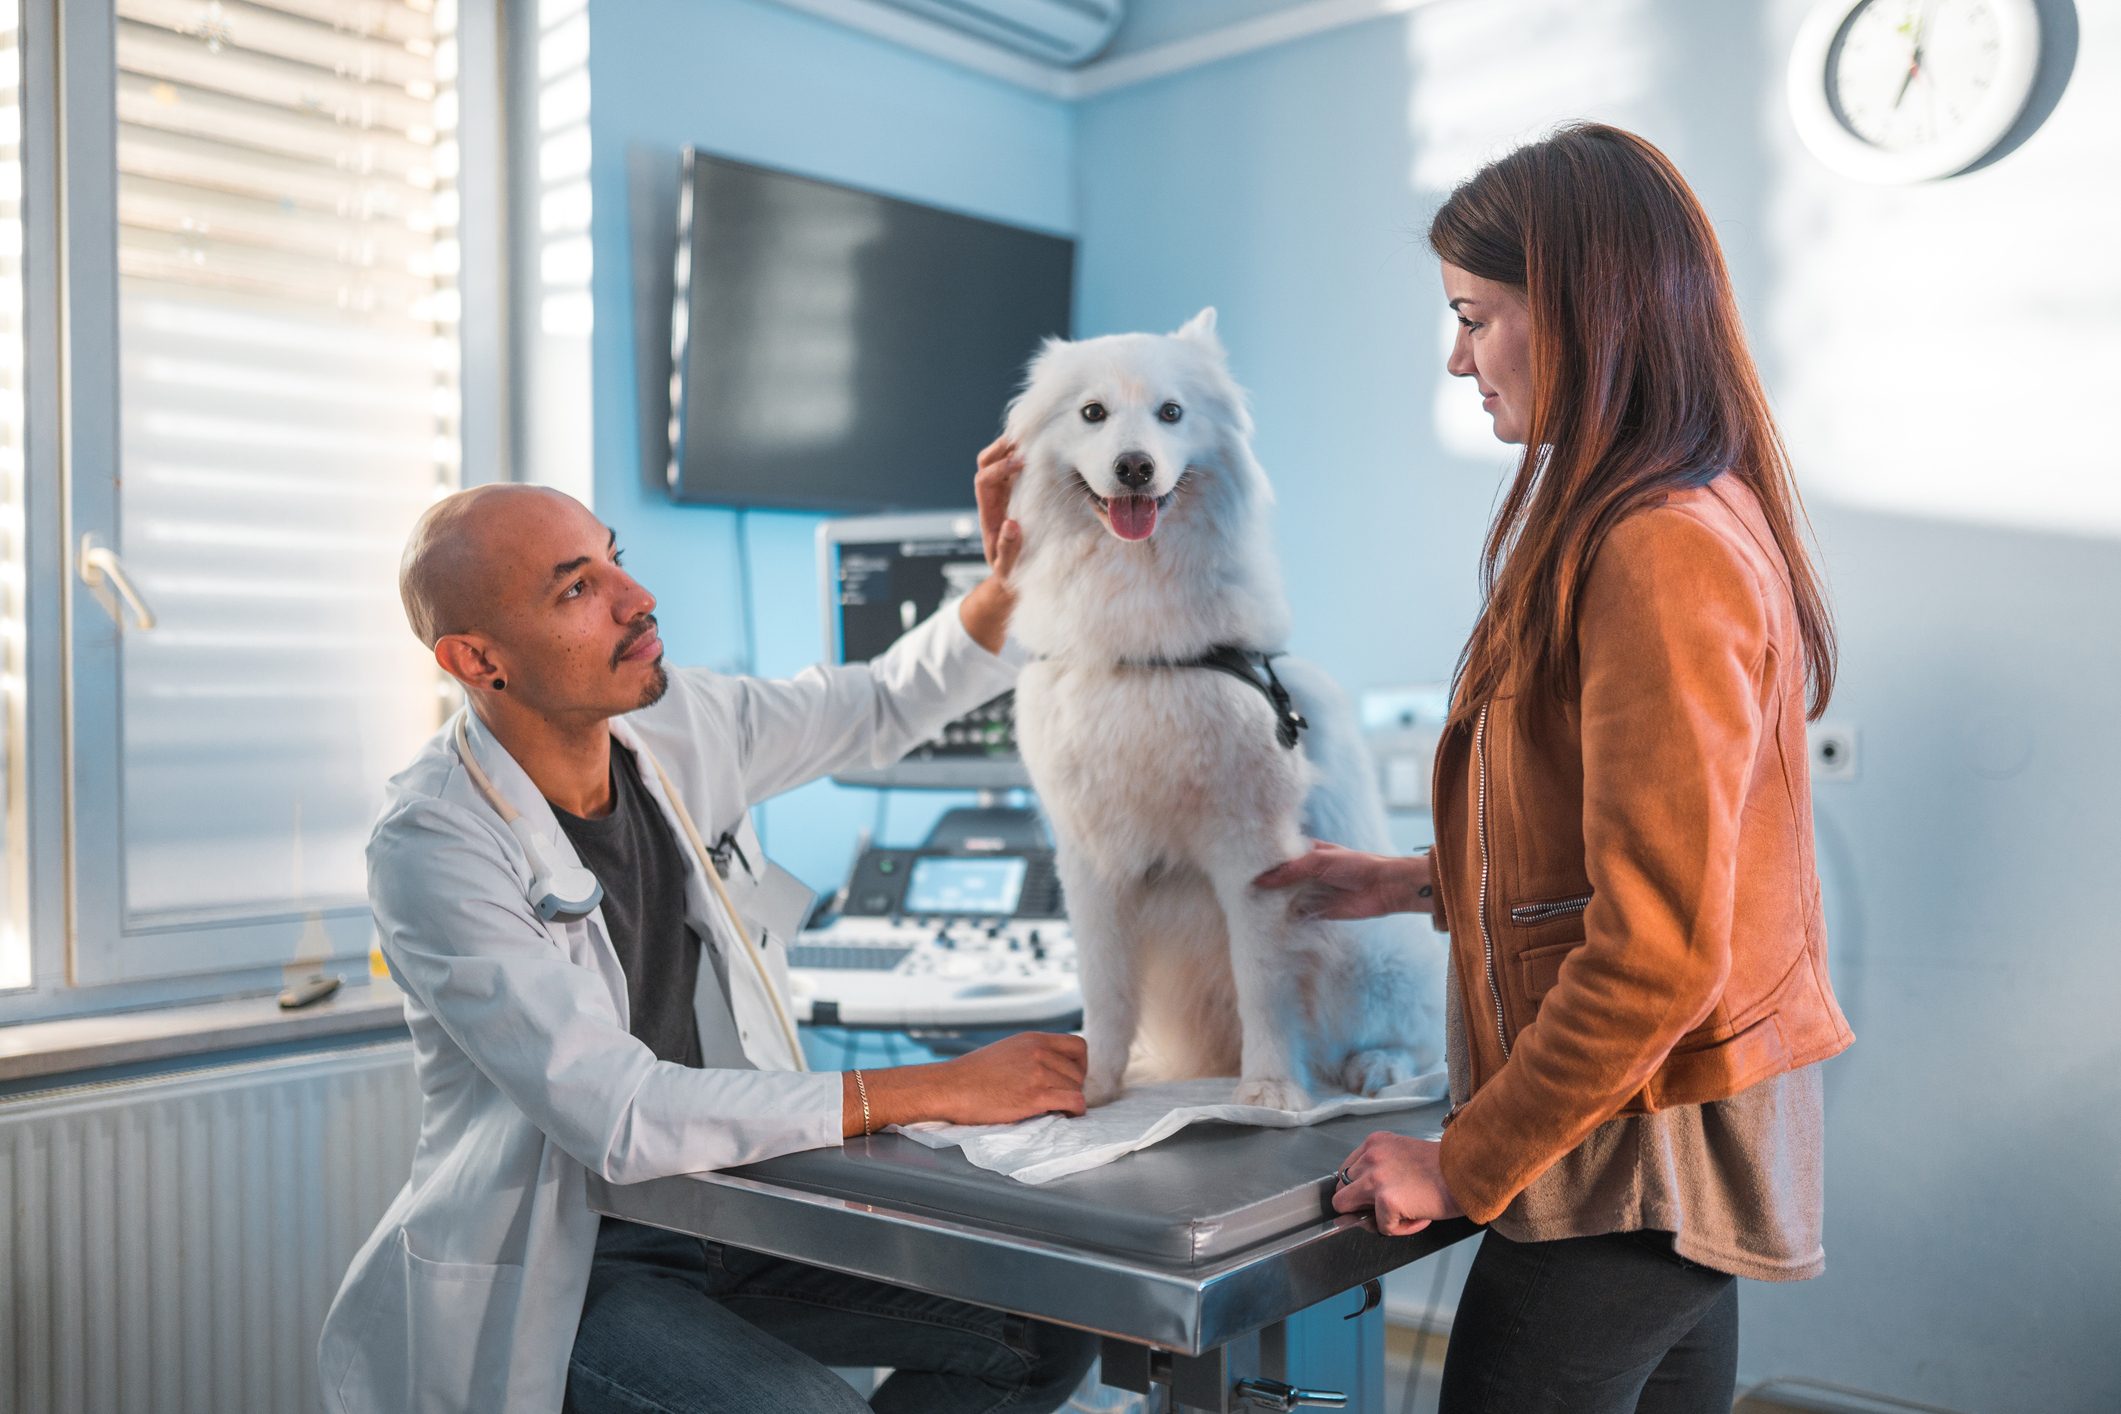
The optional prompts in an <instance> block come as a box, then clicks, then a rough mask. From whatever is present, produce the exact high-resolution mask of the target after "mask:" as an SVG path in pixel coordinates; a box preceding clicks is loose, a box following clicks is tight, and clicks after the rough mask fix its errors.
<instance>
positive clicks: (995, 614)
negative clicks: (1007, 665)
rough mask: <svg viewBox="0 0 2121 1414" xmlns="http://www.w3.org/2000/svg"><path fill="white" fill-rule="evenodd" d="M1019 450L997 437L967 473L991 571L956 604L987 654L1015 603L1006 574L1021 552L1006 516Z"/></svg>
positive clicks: (995, 647) (1019, 531) (1019, 533)
mask: <svg viewBox="0 0 2121 1414" xmlns="http://www.w3.org/2000/svg"><path fill="white" fill-rule="evenodd" d="M1023 470H1024V458H1023V454H1022V453H1021V452H1019V451H1018V450H1017V448H1016V444H1015V443H1014V442H1011V441H1010V440H1009V439H1008V438H1007V437H997V438H996V439H995V440H994V441H992V442H990V443H988V444H987V447H986V449H985V450H984V451H982V452H981V453H980V454H979V470H978V471H977V472H975V473H974V474H973V477H972V494H973V496H974V498H975V499H976V500H977V501H978V502H979V534H980V545H981V548H982V549H983V550H984V551H985V552H986V556H987V565H988V568H989V569H990V570H991V571H992V573H990V574H989V575H988V576H987V577H986V578H985V579H984V580H981V581H980V583H979V584H978V586H977V587H975V588H974V589H973V591H972V592H971V593H970V594H967V595H966V596H965V597H964V599H963V600H961V601H960V603H959V606H958V617H959V618H960V619H962V620H963V621H964V625H965V631H966V632H967V633H970V634H971V635H972V638H973V641H974V642H976V643H978V644H979V646H980V647H982V648H984V649H986V650H987V651H988V652H989V653H998V652H1000V651H1001V646H1002V640H1003V639H1004V638H1006V637H1007V636H1008V634H1009V615H1010V613H1011V612H1012V611H1013V610H1014V609H1015V608H1016V591H1015V589H1014V588H1013V587H1012V586H1011V585H1010V583H1009V576H1010V574H1011V573H1013V572H1014V571H1015V569H1016V557H1017V556H1018V555H1019V554H1021V553H1023V548H1024V528H1023V527H1022V526H1020V525H1018V524H1017V523H1016V522H1015V521H1013V520H1011V519H1009V496H1010V493H1011V492H1013V491H1014V490H1015V489H1016V478H1017V477H1019V476H1021V475H1022V474H1023Z"/></svg>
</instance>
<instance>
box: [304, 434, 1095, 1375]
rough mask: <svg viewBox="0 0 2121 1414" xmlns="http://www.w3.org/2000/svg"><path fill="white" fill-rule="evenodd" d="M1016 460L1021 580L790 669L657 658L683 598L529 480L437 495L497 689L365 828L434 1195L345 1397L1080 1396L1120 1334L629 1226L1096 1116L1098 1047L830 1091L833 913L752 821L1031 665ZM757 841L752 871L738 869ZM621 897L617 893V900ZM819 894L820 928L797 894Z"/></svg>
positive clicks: (748, 862)
mask: <svg viewBox="0 0 2121 1414" xmlns="http://www.w3.org/2000/svg"><path fill="white" fill-rule="evenodd" d="M1016 469H1017V468H1016V465H1015V463H1014V461H1013V459H1012V457H1011V454H1010V452H1009V449H1008V448H1006V447H1004V446H1002V445H1001V444H997V445H996V446H994V447H990V448H989V449H988V450H987V452H986V453H984V454H983V455H982V459H981V471H980V474H979V477H978V479H977V482H976V491H977V496H978V500H979V505H980V517H981V524H982V528H983V530H984V532H985V538H986V543H987V551H988V560H989V562H990V564H991V565H992V566H993V573H992V575H991V577H990V578H989V579H988V580H987V581H986V582H984V583H983V584H981V585H980V586H979V587H978V588H977V589H975V590H974V591H973V592H972V593H971V594H970V595H968V596H967V597H966V598H964V599H963V600H962V601H961V602H960V603H959V604H958V605H957V606H955V607H952V608H947V609H945V610H944V611H943V612H941V613H939V614H937V615H936V616H935V617H934V618H932V619H931V620H929V621H928V622H927V623H926V624H923V625H922V626H920V627H918V628H916V629H914V630H913V631H912V632H911V633H909V634H908V635H906V637H905V638H903V639H901V640H900V641H899V642H898V644H897V645H896V646H894V647H893V648H892V649H891V650H890V651H888V652H887V653H885V654H883V655H882V656H881V657H879V658H877V659H876V660H875V661H873V662H872V663H870V664H868V665H866V666H848V667H841V668H834V669H813V670H811V671H808V672H805V673H803V674H802V675H800V676H799V677H797V678H795V679H793V680H791V681H785V682H764V681H758V680H753V679H745V678H728V677H721V676H718V675H715V674H712V673H707V672H700V671H692V670H686V669H678V670H674V671H669V670H666V669H665V668H664V667H663V664H662V657H663V651H662V642H661V639H660V638H659V636H658V633H657V624H656V618H655V613H654V610H655V599H654V597H653V596H652V595H650V594H649V593H648V591H647V590H646V589H644V588H642V587H641V585H640V584H639V583H637V582H636V581H635V580H634V579H633V577H632V576H631V575H629V574H628V573H627V572H626V570H625V569H624V568H623V567H622V566H621V564H620V553H619V550H618V548H617V544H616V537H615V536H614V535H613V533H612V532H611V531H609V530H608V529H606V528H605V527H604V526H603V525H601V524H599V523H598V522H597V519H596V517H595V516H593V515H591V514H590V513H589V511H588V510H587V509H586V508H585V507H583V506H582V505H581V504H580V503H578V502H576V501H574V500H572V499H571V498H569V497H567V496H564V495H561V494H559V493H557V492H553V491H548V490H544V489H541V488H535V487H529V486H520V485H516V486H488V487H482V488H479V489H476V490H472V491H466V492H462V493H459V494H458V495H455V496H452V497H449V498H448V499H446V500H443V501H441V502H439V503H438V504H436V505H435V506H434V507H433V508H432V509H430V510H429V511H428V513H427V514H426V516H425V517H424V518H423V519H422V520H421V522H420V524H419V526H418V527H417V528H416V530H415V531H414V533H413V536H412V539H411V542H410V543H409V544H408V546H407V549H406V553H405V558H404V563H403V567H402V571H401V579H400V587H401V589H402V591H403V595H404V599H405V608H406V613H407V616H408V617H409V619H410V620H411V622H412V627H413V630H414V632H415V633H417V634H418V635H419V637H420V640H421V641H422V642H423V643H425V644H426V645H427V646H428V647H429V648H431V649H432V650H433V651H434V654H435V659H436V661H437V662H438V663H440V664H441V666H442V667H443V668H444V669H445V670H446V671H447V672H448V673H449V674H450V675H451V676H452V677H454V678H455V679H456V680H457V681H458V682H459V683H460V684H462V686H463V689H464V695H465V698H466V701H467V704H468V705H467V706H466V708H465V709H464V710H463V711H461V712H459V713H458V714H456V716H455V717H454V718H453V719H452V720H451V722H450V724H449V725H448V726H447V727H445V728H444V729H443V730H442V731H441V732H439V733H438V734H437V735H436V736H435V737H434V739H433V740H432V741H430V742H429V743H428V744H427V746H426V747H425V748H424V749H423V750H422V751H421V753H420V755H419V756H418V758H417V759H415V761H414V762H413V764H412V765H411V766H410V767H409V768H408V769H407V770H405V771H404V772H402V773H401V774H400V775H398V776H397V777H396V778H395V779H394V780H393V781H392V782H391V787H390V795H389V801H388V804H387V806H386V808H385V811H384V814H383V817H382V819H381V821H380V823H378V825H377V826H376V829H375V833H374V836H373V838H372V839H371V841H370V844H369V851H368V862H369V887H370V894H371V900H372V903H373V906H374V910H375V918H376V926H377V931H378V934H379V936H380V939H381V946H382V951H383V956H384V957H385V959H386V960H387V961H388V962H389V964H390V972H391V976H392V977H393V978H395V979H396V981H397V982H398V984H399V986H401V987H402V988H404V990H405V994H406V1002H405V1011H406V1020H407V1022H408V1024H409V1025H410V1027H411V1030H412V1035H413V1041H414V1046H415V1066H416V1070H417V1073H418V1077H419V1082H420V1089H421V1093H422V1096H423V1102H422V1117H421V1125H420V1137H419V1142H418V1146H417V1148H416V1149H415V1151H414V1156H413V1168H412V1177H411V1180H410V1181H409V1182H408V1183H407V1184H406V1186H405V1188H404V1190H403V1191H402V1192H401V1193H399V1195H398V1197H397V1199H396V1200H395V1201H394V1202H393V1203H392V1204H391V1206H390V1209H389V1211H388V1212H387V1213H385V1214H384V1216H383V1219H382V1221H381V1222H380V1223H379V1224H378V1225H377V1227H376V1230H375V1232H374V1234H373V1235H372V1236H371V1237H370V1238H369V1239H368V1241H367V1243H366V1244H365V1245H364V1246H363V1247H362V1248H361V1250H360V1252H359V1254H358V1255H357V1256H356V1257H355V1258H354V1261H353V1266H352V1269H351V1270H350V1271H349V1272H348V1274H347V1276H346V1279H345V1282H344V1284H343V1285H342V1287H341V1288H340V1291H339V1294H338V1297H337V1299H336V1300H335V1301H334V1303H333V1305H332V1308H331V1311H330V1313H329V1315H328V1317H327V1318H326V1321H325V1326H324V1333H323V1337H322V1342H321V1350H320V1360H319V1365H320V1370H321V1374H322V1378H323V1383H324V1396H325V1401H324V1402H325V1405H326V1407H327V1408H329V1409H332V1410H335V1411H362V1414H368V1412H369V1411H373V1412H374V1414H384V1411H388V1414H406V1411H478V1414H499V1412H500V1411H503V1410H506V1411H509V1414H524V1412H525V1411H549V1412H550V1414H558V1411H559V1410H560V1409H561V1408H562V1405H563V1402H564V1405H565V1408H566V1409H568V1410H570V1411H580V1414H597V1411H603V1410H627V1411H638V1410H642V1409H657V1410H668V1411H688V1410H708V1409H713V1410H726V1409H761V1410H763V1409H772V1410H776V1411H811V1410H833V1411H842V1410H862V1409H867V1408H870V1407H871V1405H870V1404H868V1403H866V1402H865V1401H864V1400H862V1399H861V1398H860V1397H858V1396H857V1395H856V1394H855V1393H854V1391H853V1390H852V1389H851V1388H850V1387H849V1386H848V1385H846V1384H845V1383H844V1382H842V1381H841V1380H839V1379H838V1378H837V1377H836V1376H834V1375H833V1374H832V1373H831V1371H830V1370H829V1369H827V1368H826V1367H827V1366H828V1365H834V1364H837V1365H853V1366H867V1365H889V1366H892V1367H894V1369H895V1371H896V1373H894V1374H893V1375H892V1377H891V1378H890V1379H889V1380H887V1381H886V1382H885V1383H884V1385H883V1387H882V1388H881V1389H880V1390H879V1391H878V1392H877V1394H876V1397H875V1401H874V1406H873V1407H874V1408H876V1409H879V1410H896V1411H904V1412H905V1414H916V1411H917V1414H953V1412H954V1411H965V1412H966V1414H970V1411H985V1410H992V1409H999V1408H1003V1407H1006V1408H1008V1409H1009V1410H1011V1411H1017V1410H1039V1411H1044V1410H1051V1409H1054V1408H1056V1407H1058V1406H1059V1405H1060V1404H1061V1403H1062V1401H1064V1400H1065V1399H1066V1398H1067V1396H1068V1394H1069V1393H1070V1392H1071V1391H1072V1390H1073V1389H1074V1387H1075V1386H1076V1384H1077V1382H1078V1380H1079V1379H1080V1378H1081V1376H1082V1373H1083V1371H1084V1370H1085V1368H1086V1367H1087V1366H1088V1365H1089V1362H1090V1359H1091V1356H1092V1353H1093V1344H1092V1342H1091V1341H1090V1339H1089V1338H1088V1337H1085V1336H1082V1335H1079V1334H1077V1333H1073V1332H1068V1331H1062V1330H1059V1329H1056V1328H1050V1327H1046V1326H1042V1325H1038V1324H1036V1323H1033V1322H1029V1321H1026V1320H1024V1319H1022V1318H1020V1317H1017V1316H1012V1315H1005V1314H1003V1313H1001V1312H997V1311H986V1310H981V1309H978V1308H975V1307H970V1306H965V1305H961V1304H959V1303H957V1302H952V1301H944V1300H940V1299H937V1298H934V1297H930V1296H924V1295H920V1294H917V1293H915V1292H910V1291H904V1290H900V1289H898V1288H895V1287H892V1286H888V1285H885V1284H883V1283H880V1282H874V1281H866V1280H862V1279H860V1278H856V1277H850V1276H843V1275H839V1274H836V1273H832V1272H827V1271H822V1270H818V1269H815V1268H809V1267H804V1266H801V1265H798V1264H795V1263H792V1262H784V1261H777V1260H773V1259H770V1258H766V1257H762V1256H758V1255H755V1254H752V1253H749V1252H743V1251H739V1250H736V1249H734V1248H725V1247H720V1246H718V1245H715V1244H712V1243H705V1242H702V1241H700V1240H699V1239H697V1238H691V1237H685V1236H680V1235H678V1234H674V1233H669V1232H664V1231H660V1230H658V1229H654V1228H649V1227H643V1226H638V1225H635V1224H632V1223H627V1222H621V1221H618V1220H616V1219H611V1218H603V1219H600V1218H599V1217H598V1216H597V1215H596V1214H595V1213H593V1212H591V1211H590V1209H589V1202H588V1197H587V1192H586V1178H587V1175H589V1174H591V1173H595V1174H597V1175H599V1176H600V1177H602V1178H605V1179H608V1180H610V1181H613V1182H618V1183H630V1182H636V1181H639V1180H643V1179H650V1178H657V1177H661V1176H664V1175H669V1174H681V1173H690V1172H695V1171H698V1170H703V1169H717V1168H723V1167H726V1166H729V1165H732V1164H742V1163H748V1162H751V1161H754V1160H758V1159H764V1158H768V1157H770V1156H772V1155H775V1154H783V1153H788V1152H790V1151H793V1150H799V1149H811V1148H819V1147H823V1146H828V1145H833V1144H838V1143H839V1142H840V1141H841V1139H842V1137H843V1136H846V1135H853V1134H866V1133H869V1132H871V1131H874V1130H877V1129H881V1128H882V1127H883V1126H885V1125H887V1124H894V1123H901V1122H905V1121H911V1120H919V1119H945V1120H954V1121H958V1122H964V1123H987V1122H1004V1121H1010V1120H1016V1119H1021V1118H1025V1117H1028V1116H1031V1115H1036V1114H1041V1113H1045V1112H1049V1111H1064V1112H1071V1113H1080V1112H1081V1111H1082V1107H1083V1099H1082V1082H1083V1049H1082V1043H1081V1041H1080V1040H1079V1039H1077V1038H1075V1037H1061V1036H1044V1035H1024V1036H1017V1037H1013V1038H1010V1039H1009V1040H1005V1041H1002V1042H999V1043H997V1044H996V1045H993V1046H989V1047H987V1048H986V1049H984V1050H981V1051H976V1052H974V1053H972V1054H970V1055H967V1056H964V1057H961V1058H958V1059H955V1060H951V1061H947V1062H943V1063H941V1064H937V1065H928V1066H907V1067H902V1068H898V1069H890V1070H879V1071H872V1072H867V1073H864V1072H860V1071H854V1072H849V1073H847V1074H845V1075H840V1074H817V1073H813V1072H809V1071H806V1070H805V1069H804V1065H803V1059H802V1052H801V1050H800V1048H799V1046H798V1044H797V1039H796V1035H795V1030H794V1027H793V1026H792V1024H791V1023H790V1021H789V1009H788V998H787V994H786V990H785V988H786V968H787V960H786V957H785V956H784V952H785V943H786V941H787V939H788V938H789V937H791V936H792V935H793V930H794V927H795V926H796V925H798V924H799V923H800V921H801V919H800V913H801V907H802V903H803V902H804V901H805V899H806V897H807V896H806V895H804V894H803V893H802V892H801V891H800V890H797V891H795V892H794V893H793V894H792V895H790V894H788V893H787V892H786V891H784V890H782V889H781V888H780V887H779V886H778V885H777V883H776V876H775V875H774V874H773V872H772V871H771V870H770V869H768V868H767V867H766V866H765V863H764V860H763V859H762V857H761V856H760V855H759V853H758V843H757V839H756V836H755V835H754V834H752V833H751V832H750V830H749V827H748V823H747V812H748V811H749V809H750V807H751V806H752V805H753V804H755V803H756V802H758V801H760V800H762V799H764V798H766V797H768V796H771V795H774V794H776V793H777V792H780V791H782V790H786V789H787V788H789V787H790V786H794V785H797V784H799V783H801V782H803V781H807V780H810V779H812V778H814V777H817V776H822V775H825V774H827V773H828V772H831V771H833V770H836V769H839V768H842V767H845V766H849V765H853V764H855V763H858V762H866V763H870V764H876V765H881V764H884V763H886V762H889V761H892V760H895V759H897V758H898V757H899V756H900V755H902V754H903V753H904V752H905V751H907V750H908V749H909V748H911V747H912V746H913V745H915V744H916V743H918V742H920V741H922V740H924V739H925V738H927V737H928V736H930V735H931V734H933V733H934V732H935V731H936V730H938V729H940V728H941V727H942V725H943V724H944V723H945V722H947V721H948V720H950V719H951V718H953V717H955V716H958V715H959V714H961V713H963V712H965V711H967V710H970V709H971V708H973V707H975V706H977V705H978V704H979V703H981V702H984V701H987V700H988V699H989V698H991V697H993V696H995V695H996V694H997V693H999V692H1001V691H1002V690H1004V689H1005V688H1007V687H1008V686H1009V685H1010V683H1011V682H1012V681H1013V677H1014V669H1013V667H1012V666H1011V664H1010V663H1009V662H1007V661H1005V660H1004V659H1003V658H1002V657H1000V656H998V654H999V652H1000V650H1001V649H1002V647H1003V635H1004V631H1005V629H1006V627H1007V624H1008V620H1009V614H1010V608H1011V603H1012V595H1011V591H1010V588H1009V584H1008V575H1009V570H1010V568H1011V566H1012V565H1013V563H1014V560H1015V558H1016V553H1017V549H1018V547H1019V544H1020V541H1021V532H1020V531H1018V530H1017V529H1016V528H1015V527H1014V525H1013V523H1008V522H1005V520H1004V518H1003V517H1004V510H1003V508H1004V507H1006V505H1007V497H1008V485H1009V481H1010V479H1011V477H1012V476H1013V475H1014V473H1015V471H1016ZM710 855H714V856H726V857H727V869H728V879H727V881H726V882H725V881H724V880H723V878H722V871H721V869H720V868H718V867H716V865H717V864H719V863H720V862H721V861H720V859H718V858H716V859H710V858H709V856H710ZM599 895H601V902H599ZM789 897H792V898H793V899H794V902H795V914H794V916H793V917H788V916H779V915H783V914H785V912H786V900H787V898H789Z"/></svg>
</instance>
